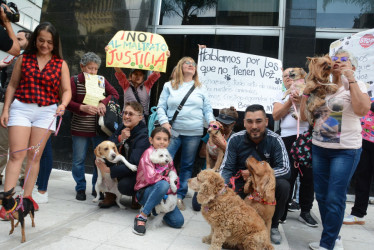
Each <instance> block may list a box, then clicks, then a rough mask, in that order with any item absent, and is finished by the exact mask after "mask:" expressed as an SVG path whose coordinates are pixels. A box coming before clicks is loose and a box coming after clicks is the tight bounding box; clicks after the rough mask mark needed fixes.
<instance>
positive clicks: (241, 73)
mask: <svg viewBox="0 0 374 250" xmlns="http://www.w3.org/2000/svg"><path fill="white" fill-rule="evenodd" d="M281 68H282V62H281V61H280V60H278V59H274V58H270V57H263V56H257V55H251V54H244V53H239V52H233V51H227V50H219V49H213V48H205V49H201V50H199V56H198V73H199V80H200V81H201V82H202V83H203V85H205V86H206V88H207V90H208V96H209V100H210V102H211V104H212V107H213V108H215V109H221V108H227V107H230V106H234V107H235V108H236V109H237V110H238V111H245V109H246V108H247V106H249V105H251V104H261V105H263V106H264V108H265V111H266V113H269V114H270V113H272V112H273V102H274V101H275V100H276V97H277V96H278V95H279V92H281V91H282V70H281Z"/></svg>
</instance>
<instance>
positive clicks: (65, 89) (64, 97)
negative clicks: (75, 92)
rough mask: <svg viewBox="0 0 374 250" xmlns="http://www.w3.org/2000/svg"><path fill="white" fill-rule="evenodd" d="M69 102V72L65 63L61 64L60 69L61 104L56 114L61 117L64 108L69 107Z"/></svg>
mask: <svg viewBox="0 0 374 250" xmlns="http://www.w3.org/2000/svg"><path fill="white" fill-rule="evenodd" d="M70 100H71V84H70V72H69V68H68V65H67V64H66V62H65V61H63V62H62V68H61V84H60V101H61V104H60V105H59V106H58V107H57V110H56V114H60V115H63V114H64V113H65V110H66V107H67V106H68V105H69V103H70Z"/></svg>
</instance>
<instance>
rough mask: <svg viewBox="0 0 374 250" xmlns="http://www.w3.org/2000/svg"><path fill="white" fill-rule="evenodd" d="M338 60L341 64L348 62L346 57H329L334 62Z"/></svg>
mask: <svg viewBox="0 0 374 250" xmlns="http://www.w3.org/2000/svg"><path fill="white" fill-rule="evenodd" d="M339 58H340V61H341V62H346V61H348V60H349V58H348V56H340V57H339V56H333V57H331V60H333V61H334V62H336V61H337V60H339Z"/></svg>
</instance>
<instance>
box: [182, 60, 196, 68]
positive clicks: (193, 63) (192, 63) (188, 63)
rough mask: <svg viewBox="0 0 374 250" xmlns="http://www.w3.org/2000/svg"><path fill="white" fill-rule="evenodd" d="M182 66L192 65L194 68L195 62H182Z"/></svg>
mask: <svg viewBox="0 0 374 250" xmlns="http://www.w3.org/2000/svg"><path fill="white" fill-rule="evenodd" d="M184 64H187V65H192V66H194V67H196V63H195V62H190V61H186V62H184Z"/></svg>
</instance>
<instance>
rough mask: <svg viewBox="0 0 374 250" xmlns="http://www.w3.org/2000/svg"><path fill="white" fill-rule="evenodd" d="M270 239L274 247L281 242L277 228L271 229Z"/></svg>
mask: <svg viewBox="0 0 374 250" xmlns="http://www.w3.org/2000/svg"><path fill="white" fill-rule="evenodd" d="M270 239H271V242H273V243H274V244H275V245H279V244H280V243H281V242H282V235H281V234H280V232H279V229H278V228H271V230H270Z"/></svg>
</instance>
